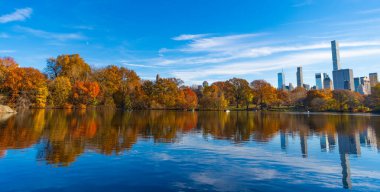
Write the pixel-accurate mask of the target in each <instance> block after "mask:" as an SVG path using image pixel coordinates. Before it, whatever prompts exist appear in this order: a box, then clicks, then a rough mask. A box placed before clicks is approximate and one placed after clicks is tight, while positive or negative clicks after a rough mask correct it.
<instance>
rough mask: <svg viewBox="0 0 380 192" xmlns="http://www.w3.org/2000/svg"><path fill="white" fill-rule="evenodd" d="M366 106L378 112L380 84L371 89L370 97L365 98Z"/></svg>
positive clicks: (379, 109)
mask: <svg viewBox="0 0 380 192" xmlns="http://www.w3.org/2000/svg"><path fill="white" fill-rule="evenodd" d="M367 105H368V106H369V107H371V108H372V109H374V110H376V111H380V84H377V85H376V86H375V87H372V90H371V95H370V96H368V98H367Z"/></svg>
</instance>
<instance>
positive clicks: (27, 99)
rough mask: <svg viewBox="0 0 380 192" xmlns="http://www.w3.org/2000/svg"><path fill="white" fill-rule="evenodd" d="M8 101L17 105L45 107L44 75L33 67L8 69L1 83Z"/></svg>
mask: <svg viewBox="0 0 380 192" xmlns="http://www.w3.org/2000/svg"><path fill="white" fill-rule="evenodd" d="M2 87H3V90H4V91H6V92H7V93H8V94H9V95H10V97H9V103H10V104H11V105H12V104H16V105H17V106H18V107H30V106H29V105H31V104H32V105H34V106H36V107H45V104H46V97H47V84H46V77H45V76H44V75H43V74H42V73H41V72H39V71H38V70H37V69H33V68H15V69H12V70H10V71H8V73H7V75H6V77H5V79H4V80H3V84H2Z"/></svg>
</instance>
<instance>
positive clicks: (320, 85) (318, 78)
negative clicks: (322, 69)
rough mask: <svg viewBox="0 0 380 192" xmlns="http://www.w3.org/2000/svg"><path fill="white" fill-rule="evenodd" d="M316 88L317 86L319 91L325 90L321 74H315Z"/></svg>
mask: <svg viewBox="0 0 380 192" xmlns="http://www.w3.org/2000/svg"><path fill="white" fill-rule="evenodd" d="M315 86H316V89H317V90H319V89H323V83H322V74H321V73H316V74H315Z"/></svg>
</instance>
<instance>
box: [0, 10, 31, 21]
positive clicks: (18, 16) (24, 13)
mask: <svg viewBox="0 0 380 192" xmlns="http://www.w3.org/2000/svg"><path fill="white" fill-rule="evenodd" d="M32 12H33V9H32V8H24V9H16V11H15V12H13V13H10V14H6V15H2V16H0V23H9V22H13V21H24V20H26V19H27V18H30V16H31V15H32Z"/></svg>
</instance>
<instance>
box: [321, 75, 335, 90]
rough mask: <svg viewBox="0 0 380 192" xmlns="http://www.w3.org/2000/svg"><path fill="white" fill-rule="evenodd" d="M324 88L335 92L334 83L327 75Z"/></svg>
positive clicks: (324, 76)
mask: <svg viewBox="0 0 380 192" xmlns="http://www.w3.org/2000/svg"><path fill="white" fill-rule="evenodd" d="M323 88H324V89H329V90H333V89H334V87H333V82H332V80H331V78H330V77H329V75H327V73H323Z"/></svg>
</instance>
